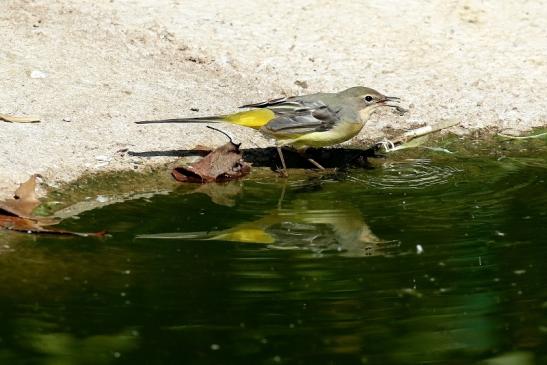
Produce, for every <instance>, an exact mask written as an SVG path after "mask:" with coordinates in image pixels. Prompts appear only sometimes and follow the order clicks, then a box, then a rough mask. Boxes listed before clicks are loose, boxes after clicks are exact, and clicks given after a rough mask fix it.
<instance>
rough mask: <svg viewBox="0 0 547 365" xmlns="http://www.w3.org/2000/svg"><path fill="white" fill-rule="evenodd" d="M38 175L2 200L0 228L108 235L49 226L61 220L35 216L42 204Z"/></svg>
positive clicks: (74, 234)
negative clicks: (39, 196)
mask: <svg viewBox="0 0 547 365" xmlns="http://www.w3.org/2000/svg"><path fill="white" fill-rule="evenodd" d="M37 177H38V175H32V176H31V177H30V179H28V180H27V181H25V182H24V183H22V184H21V185H19V188H17V190H16V191H15V194H14V196H13V199H7V200H5V201H3V202H0V229H7V230H11V231H18V232H26V233H52V234H60V235H72V236H81V237H88V236H95V237H103V236H105V235H106V233H105V232H96V233H80V232H70V231H65V230H62V229H57V228H54V227H48V226H50V225H54V224H57V223H59V221H58V220H55V219H51V218H47V217H37V216H34V215H33V214H32V212H33V210H34V209H35V208H36V207H37V206H38V205H40V201H39V200H38V199H36V178H37Z"/></svg>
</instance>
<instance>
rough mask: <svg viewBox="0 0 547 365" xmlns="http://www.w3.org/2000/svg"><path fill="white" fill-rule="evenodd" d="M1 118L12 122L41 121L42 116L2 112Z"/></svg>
mask: <svg viewBox="0 0 547 365" xmlns="http://www.w3.org/2000/svg"><path fill="white" fill-rule="evenodd" d="M0 120H2V121H4V122H10V123H39V122H40V118H38V117H34V116H17V115H10V114H0Z"/></svg>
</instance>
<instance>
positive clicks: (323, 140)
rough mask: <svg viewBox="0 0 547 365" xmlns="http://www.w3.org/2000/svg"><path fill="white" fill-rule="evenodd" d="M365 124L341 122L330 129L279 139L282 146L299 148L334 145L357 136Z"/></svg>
mask: <svg viewBox="0 0 547 365" xmlns="http://www.w3.org/2000/svg"><path fill="white" fill-rule="evenodd" d="M364 125H365V123H361V122H339V123H337V124H336V126H335V127H334V128H332V129H330V130H328V131H324V132H312V133H307V134H304V135H302V136H299V137H296V138H291V139H285V138H284V139H278V140H279V142H280V143H279V144H280V145H281V146H286V145H291V146H293V147H295V148H297V149H300V148H306V147H325V146H332V145H333V144H338V143H342V142H345V141H347V140H349V139H351V138H353V137H355V136H356V135H357V134H359V132H360V131H361V129H363V126H364Z"/></svg>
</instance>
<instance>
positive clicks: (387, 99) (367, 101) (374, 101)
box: [338, 86, 400, 118]
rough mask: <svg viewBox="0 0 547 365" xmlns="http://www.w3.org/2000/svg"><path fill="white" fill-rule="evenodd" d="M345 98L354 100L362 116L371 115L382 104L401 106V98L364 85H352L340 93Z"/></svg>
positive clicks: (394, 106)
mask: <svg viewBox="0 0 547 365" xmlns="http://www.w3.org/2000/svg"><path fill="white" fill-rule="evenodd" d="M338 95H339V96H341V97H343V98H348V99H350V100H352V101H353V102H354V103H355V104H356V105H357V107H358V108H359V110H360V111H361V112H360V114H361V116H362V118H365V117H367V118H368V116H370V114H372V112H373V111H374V110H376V109H377V108H379V107H381V106H388V107H392V108H398V109H399V108H400V106H399V101H400V99H399V98H397V97H394V96H385V95H383V94H382V93H380V92H378V91H376V90H374V89H371V88H369V87H364V86H355V87H350V88H349V89H346V90H344V91H341V92H339V93H338Z"/></svg>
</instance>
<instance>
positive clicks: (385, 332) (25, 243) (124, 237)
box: [0, 154, 547, 364]
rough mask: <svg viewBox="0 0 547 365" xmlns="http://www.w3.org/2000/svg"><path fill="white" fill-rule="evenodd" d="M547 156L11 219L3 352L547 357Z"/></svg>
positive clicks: (186, 360) (248, 184)
mask: <svg viewBox="0 0 547 365" xmlns="http://www.w3.org/2000/svg"><path fill="white" fill-rule="evenodd" d="M432 156H435V154H432ZM545 156H547V155H545V154H543V155H542V154H539V155H538V156H536V157H534V158H528V157H513V158H509V157H507V158H490V157H489V158H485V157H483V158H479V157H465V158H462V157H453V156H448V157H443V158H442V159H436V158H435V157H431V156H429V157H427V158H402V159H399V160H396V161H395V160H394V161H389V160H386V161H384V162H383V163H381V164H378V166H377V167H376V168H375V169H373V170H349V171H347V172H343V173H337V174H328V173H327V174H305V175H304V174H297V175H296V176H293V177H292V178H290V179H289V180H288V181H285V180H283V179H277V178H275V177H273V175H271V174H266V175H260V176H255V177H254V178H253V177H251V178H249V179H246V180H244V181H240V182H235V183H231V184H227V185H211V186H207V187H200V188H198V189H197V190H196V187H188V186H181V187H179V188H177V189H175V190H173V191H171V192H169V193H162V194H149V195H146V196H144V197H141V198H136V199H132V200H127V201H125V202H118V203H113V204H109V205H104V206H103V207H101V208H98V209H94V210H89V211H85V212H82V213H80V214H79V215H78V216H77V217H73V218H70V219H68V220H66V221H65V222H64V223H63V224H62V226H63V227H64V228H66V229H72V230H77V231H97V230H103V229H106V230H108V231H109V232H110V234H111V237H110V238H109V239H105V240H100V239H93V238H80V237H54V236H30V235H24V234H17V233H6V232H1V233H0V237H2V239H3V241H4V242H5V244H4V245H2V247H0V293H1V294H0V323H1V326H0V363H2V364H4V363H6V364H8V363H28V364H109V363H119V364H137V363H142V364H418V363H427V364H469V363H480V362H483V361H484V363H486V364H489V363H490V364H545V363H547V316H546V314H547V289H546V287H545V284H544V282H545V278H547V265H545V262H546V258H547V246H546V242H547V241H546V239H545V237H547V209H546V208H545V207H546V204H547V194H546V181H547V168H546V167H547V158H545ZM110 198H111V197H106V200H108V199H110ZM94 199H95V197H94V196H92V197H91V200H94ZM101 199H102V200H105V197H101Z"/></svg>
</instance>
